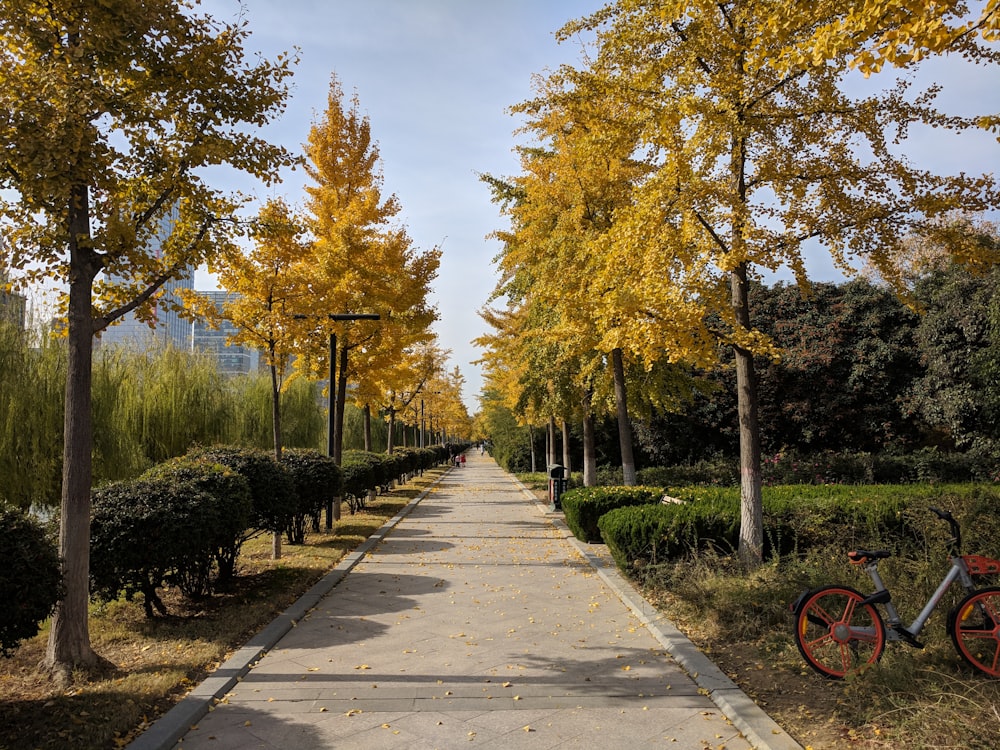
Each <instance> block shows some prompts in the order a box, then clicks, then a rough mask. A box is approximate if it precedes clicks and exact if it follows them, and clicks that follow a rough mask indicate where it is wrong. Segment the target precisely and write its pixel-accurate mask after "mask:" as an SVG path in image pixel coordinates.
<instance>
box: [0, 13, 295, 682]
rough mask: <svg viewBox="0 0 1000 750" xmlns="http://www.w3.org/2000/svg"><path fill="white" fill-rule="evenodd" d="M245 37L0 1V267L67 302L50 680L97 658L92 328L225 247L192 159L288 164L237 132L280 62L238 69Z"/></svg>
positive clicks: (143, 305) (240, 29)
mask: <svg viewBox="0 0 1000 750" xmlns="http://www.w3.org/2000/svg"><path fill="white" fill-rule="evenodd" d="M247 35H248V32H247V30H246V27H245V25H242V24H223V23H219V22H216V21H214V20H212V19H211V18H209V17H206V16H204V15H199V14H197V13H196V12H194V11H193V10H192V9H191V8H190V7H189V6H188V5H187V4H186V3H185V4H182V3H180V2H178V0H142V1H141V2H140V1H139V0H114V1H112V2H104V3H81V2H78V1H77V0H52V2H46V3H38V2H35V1H34V0H9V1H8V2H4V3H3V5H2V6H0V38H2V40H3V45H2V47H0V142H2V143H4V144H5V149H4V152H3V156H2V157H0V188H4V189H7V190H9V191H11V193H7V194H6V195H7V196H10V195H13V197H12V198H8V199H7V200H4V202H3V203H2V204H0V216H2V218H3V220H4V221H5V222H6V223H7V224H8V225H9V226H10V230H9V232H8V239H9V243H8V245H7V247H6V249H5V250H4V254H5V256H6V257H4V258H3V259H2V260H3V261H4V262H3V263H2V264H0V265H4V266H6V267H9V268H11V269H12V270H13V271H15V272H17V273H20V274H21V277H20V280H21V281H23V282H30V281H33V280H37V279H39V278H52V279H56V280H58V281H60V282H62V283H63V284H65V285H66V294H67V296H66V310H67V323H66V334H67V340H68V353H69V354H68V357H69V358H68V372H67V378H66V400H65V403H66V410H65V415H66V416H65V429H64V440H63V445H64V459H63V484H62V510H61V516H60V518H61V532H60V556H61V557H62V560H63V565H64V578H65V583H66V595H65V597H64V598H63V599H62V600H61V602H60V604H59V606H58V608H57V609H56V612H55V615H54V617H53V623H52V629H51V635H50V638H49V646H48V651H47V654H46V657H45V662H46V664H47V665H48V667H49V668H50V669H52V671H53V673H54V674H55V675H56V676H57V677H59V678H60V679H61V680H63V681H68V679H69V677H70V674H71V672H72V670H73V669H74V668H76V667H81V668H87V667H91V666H94V665H95V664H97V663H98V661H99V659H98V657H97V655H96V653H95V652H94V650H93V649H92V647H91V645H90V634H89V628H88V620H87V604H88V585H87V581H88V561H89V552H88V550H89V523H90V490H91V471H92V465H91V448H92V445H93V425H92V420H91V377H92V370H91V367H92V351H93V340H94V336H95V335H96V334H97V333H99V332H100V331H101V330H103V329H104V328H106V327H107V326H108V325H109V324H110V323H111V322H113V321H114V320H116V319H118V318H120V317H121V316H123V315H125V314H126V313H128V312H131V311H135V312H136V314H137V315H138V316H139V317H140V318H143V317H149V315H150V314H151V306H150V303H151V302H153V301H154V299H155V298H156V296H157V294H158V292H159V291H160V290H161V288H162V286H163V284H164V283H165V282H166V281H168V280H170V279H173V278H178V277H180V276H181V275H183V274H185V273H188V269H191V268H194V267H196V266H197V265H198V264H200V263H201V262H203V261H204V260H206V259H207V258H209V257H210V256H211V255H212V254H213V253H214V252H216V251H217V250H218V248H219V247H221V246H224V245H225V244H226V243H227V242H228V241H229V239H228V238H229V235H230V234H231V233H232V230H233V228H234V226H233V221H232V216H233V213H234V211H235V209H236V205H235V204H234V202H233V201H232V200H230V199H227V198H225V197H224V196H223V195H222V194H220V193H219V192H218V191H217V190H215V189H213V188H212V187H210V185H209V184H208V182H207V177H206V172H205V169H206V168H208V167H212V166H214V165H219V164H225V165H229V166H232V167H235V168H236V169H240V170H243V171H244V172H247V173H249V174H250V175H252V176H254V177H258V178H261V179H264V180H271V179H274V178H276V177H277V170H278V169H279V168H280V167H281V166H283V165H287V164H289V163H290V162H291V159H290V156H289V155H288V154H287V153H286V152H285V151H284V150H283V149H281V148H278V147H274V146H271V145H270V144H268V143H267V142H265V141H264V140H262V139H261V138H259V137H258V136H256V135H253V134H252V133H253V132H254V129H255V128H256V127H258V126H261V125H264V124H266V123H267V122H268V121H269V120H271V119H272V118H273V117H274V116H275V115H277V114H278V113H279V112H280V111H281V109H282V107H283V104H284V101H285V98H286V96H287V85H286V79H287V77H288V76H289V75H290V74H291V70H290V65H291V60H289V59H288V58H284V57H282V58H279V59H278V60H277V61H276V62H270V61H267V60H264V59H256V60H254V61H248V60H247V59H246V57H245V52H244V48H243V45H244V43H245V41H246V39H247ZM248 126H250V127H248ZM154 238H162V242H161V243H160V251H159V252H158V253H156V252H154V251H153V249H152V243H153V241H154ZM101 274H105V276H104V279H105V280H104V281H102V282H100V283H98V277H99V276H100V275H101Z"/></svg>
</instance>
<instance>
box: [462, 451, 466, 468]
mask: <svg viewBox="0 0 1000 750" xmlns="http://www.w3.org/2000/svg"><path fill="white" fill-rule="evenodd" d="M461 461H462V468H463V469H464V468H465V454H464V453H463V454H462V459H461Z"/></svg>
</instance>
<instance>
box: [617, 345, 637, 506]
mask: <svg viewBox="0 0 1000 750" xmlns="http://www.w3.org/2000/svg"><path fill="white" fill-rule="evenodd" d="M611 361H612V366H613V367H614V372H615V402H616V403H617V405H618V444H619V446H620V447H621V452H622V475H623V480H624V483H625V486H626V487H631V486H633V485H634V484H635V457H634V455H633V453H632V422H631V421H630V420H629V418H628V396H627V395H626V391H625V364H624V363H623V362H622V350H621V349H613V350H612V351H611Z"/></svg>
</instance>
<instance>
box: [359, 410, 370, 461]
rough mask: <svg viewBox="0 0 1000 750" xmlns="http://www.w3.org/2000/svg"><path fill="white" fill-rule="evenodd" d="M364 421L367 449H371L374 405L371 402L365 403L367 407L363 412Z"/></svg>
mask: <svg viewBox="0 0 1000 750" xmlns="http://www.w3.org/2000/svg"><path fill="white" fill-rule="evenodd" d="M361 418H362V422H364V431H365V450H366V451H371V449H372V407H371V404H365V408H364V409H363V410H362V412H361Z"/></svg>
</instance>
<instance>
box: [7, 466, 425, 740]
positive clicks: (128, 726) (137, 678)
mask: <svg viewBox="0 0 1000 750" xmlns="http://www.w3.org/2000/svg"><path fill="white" fill-rule="evenodd" d="M442 471H443V469H435V470H433V471H429V472H425V474H424V476H423V477H420V478H417V479H415V480H413V481H411V482H409V483H407V484H406V485H402V486H399V487H397V488H396V489H395V490H393V491H392V492H390V493H388V494H386V495H382V496H379V497H378V498H377V499H376V501H375V502H372V503H369V507H368V508H366V509H365V510H364V511H362V512H360V513H358V514H356V515H353V516H352V515H345V516H344V517H343V518H342V519H341V520H340V521H338V522H336V523H335V524H334V527H335V528H334V529H333V531H332V532H325V531H324V532H319V533H310V534H309V535H308V536H307V537H306V543H305V544H303V545H289V544H284V545H283V547H282V559H280V560H272V559H270V557H271V542H270V537H269V536H267V537H258V538H256V539H254V540H251V541H250V542H248V543H247V544H246V545H245V546H244V550H243V553H242V555H241V557H240V561H239V568H238V577H237V580H236V583H235V585H234V586H233V587H232V588H231V590H228V591H225V592H216V593H215V594H214V595H213V596H212V597H210V598H209V599H207V600H205V601H203V602H190V601H187V600H185V599H184V598H183V597H182V596H181V595H180V594H179V593H178V592H176V591H172V590H167V591H166V592H165V596H164V601H165V602H166V603H167V606H168V608H169V611H170V614H169V616H167V617H160V618H155V619H152V620H149V619H146V617H145V616H144V614H143V611H142V606H141V603H140V602H139V601H138V600H137V601H135V602H127V601H124V600H120V601H116V602H112V603H110V604H107V605H94V606H93V607H92V608H91V617H90V634H91V643H92V645H93V646H94V649H95V650H96V651H97V652H98V653H99V654H100V655H101V656H103V657H104V658H106V659H108V660H110V661H111V662H112V663H113V664H114V665H115V667H116V669H115V670H114V672H113V673H111V674H108V675H107V676H106V677H104V678H101V679H93V680H91V681H88V682H84V681H77V682H76V684H75V685H74V687H73V688H72V689H70V690H58V689H56V688H55V687H54V686H53V685H52V683H51V682H49V681H48V679H47V678H45V677H43V676H42V675H41V674H40V673H39V671H38V670H37V665H38V663H39V661H40V660H41V658H42V656H43V655H44V652H45V642H46V639H47V637H48V629H47V625H46V627H45V628H44V629H43V630H42V632H40V633H39V635H38V636H37V637H35V638H33V639H32V640H30V641H27V642H25V643H24V644H23V645H22V646H21V647H20V648H19V649H18V651H17V652H16V653H15V654H14V656H13V657H12V658H10V659H0V750H23V749H25V748H32V749H37V750H48V749H49V748H51V749H53V750H55V749H56V748H58V749H59V750H84V749H87V750H103V749H104V748H116V747H124V746H125V745H126V744H128V742H130V741H131V740H132V739H133V738H134V737H135V736H136V735H137V734H138V733H139V732H141V731H142V730H143V729H144V728H145V727H147V726H148V725H149V724H150V723H151V722H152V721H154V720H155V719H156V718H157V717H158V716H159V715H161V714H162V713H164V712H165V711H166V710H168V709H169V708H170V707H171V706H172V705H173V704H174V703H176V702H177V701H178V700H179V699H180V698H181V697H183V695H184V694H185V692H187V690H188V689H190V688H191V687H193V686H194V685H196V684H197V683H198V682H200V681H201V680H202V679H203V678H204V677H205V676H206V675H207V674H208V673H209V672H211V671H212V670H213V669H214V668H215V667H216V666H218V665H219V664H220V663H222V662H223V661H225V659H226V658H228V656H229V655H230V654H231V653H232V652H233V651H234V650H235V649H237V648H238V647H240V646H242V645H243V643H245V642H246V641H247V639H248V638H249V637H250V636H251V635H252V634H253V633H255V632H257V631H258V630H260V629H261V628H262V627H264V626H265V625H267V624H268V623H270V622H271V620H273V619H274V617H275V615H277V614H278V613H280V612H282V611H283V610H285V609H286V608H287V607H288V606H289V605H290V604H291V603H292V602H294V601H295V600H296V599H297V598H298V597H299V596H300V595H301V594H302V593H304V592H305V591H306V590H307V589H308V588H309V587H310V586H311V585H312V584H313V583H315V582H316V581H317V580H318V579H319V578H320V577H322V576H323V574H324V573H326V572H327V571H328V570H330V568H332V567H333V566H334V565H336V564H337V562H339V561H340V559H341V558H342V557H343V556H344V555H345V554H347V553H348V552H350V551H351V550H353V549H355V548H356V547H357V546H358V545H359V544H361V543H362V542H363V541H364V540H365V539H367V538H368V536H370V535H371V534H372V532H374V531H375V530H376V529H378V528H379V527H380V526H381V525H382V524H383V523H384V522H385V521H386V520H387V519H389V518H391V517H393V516H394V515H396V513H398V512H399V511H400V510H401V509H402V508H403V507H404V506H405V505H406V504H407V503H408V502H409V501H410V500H412V499H413V498H415V497H416V496H417V495H418V494H419V493H420V492H422V491H423V490H424V489H426V488H427V487H429V486H430V485H431V484H432V483H433V482H434V481H435V480H436V479H437V478H438V476H440V474H441V473H442ZM345 512H346V507H345Z"/></svg>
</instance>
